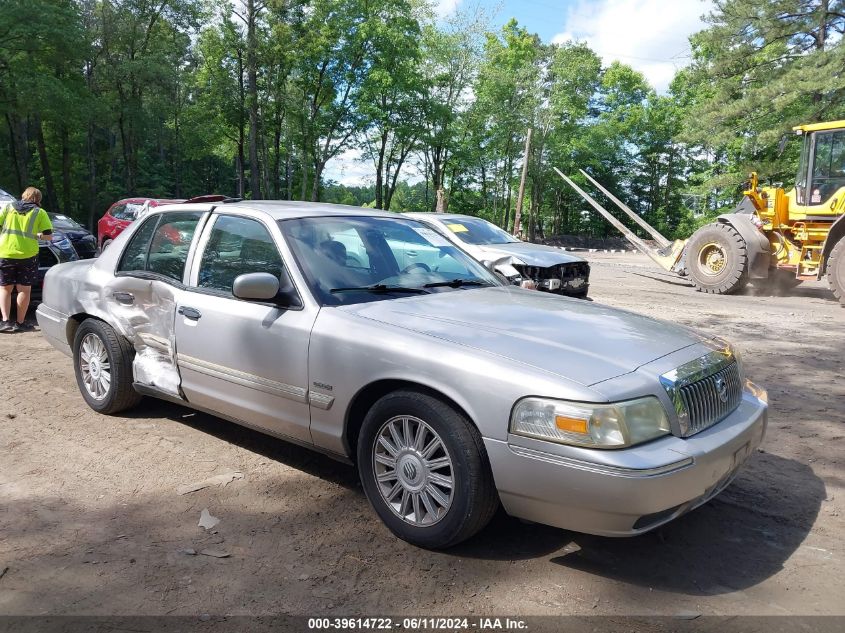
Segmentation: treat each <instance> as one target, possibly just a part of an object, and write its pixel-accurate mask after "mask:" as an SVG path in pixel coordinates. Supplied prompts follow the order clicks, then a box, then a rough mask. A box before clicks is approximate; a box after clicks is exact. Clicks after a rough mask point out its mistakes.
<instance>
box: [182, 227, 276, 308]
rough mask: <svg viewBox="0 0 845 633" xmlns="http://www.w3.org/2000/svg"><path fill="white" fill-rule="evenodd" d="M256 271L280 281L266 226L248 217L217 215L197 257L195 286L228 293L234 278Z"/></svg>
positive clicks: (274, 253)
mask: <svg viewBox="0 0 845 633" xmlns="http://www.w3.org/2000/svg"><path fill="white" fill-rule="evenodd" d="M259 272H266V273H270V274H271V275H273V276H274V277H276V278H278V279H279V281H280V283H281V282H282V281H283V277H282V276H283V275H284V265H283V264H282V258H281V256H280V255H279V250H278V248H276V244H275V242H274V241H273V237H272V236H271V235H270V232H269V231H268V230H267V227H265V226H264V225H263V224H262V223H261V222H259V221H258V220H253V219H252V218H241V217H236V216H228V215H223V216H219V217H218V218H217V220H216V221H215V222H214V226H213V227H212V229H211V235H210V236H209V239H208V243H207V244H206V246H205V251H204V252H203V254H202V259H201V260H200V268H199V278H198V280H197V286H198V287H200V288H207V289H209V290H216V291H219V292H222V293H226V294H227V295H230V296H231V294H232V284H233V283H234V282H235V278H236V277H238V276H239V275H245V274H247V273H259Z"/></svg>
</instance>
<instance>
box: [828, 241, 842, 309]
mask: <svg viewBox="0 0 845 633" xmlns="http://www.w3.org/2000/svg"><path fill="white" fill-rule="evenodd" d="M827 283H828V284H830V289H831V290H832V291H833V296H834V297H836V298H837V299H838V300H839V303H841V304H842V305H843V306H845V238H842V239H840V240H839V243H838V244H837V245H836V246H834V247H833V252H831V254H830V257H828V259H827Z"/></svg>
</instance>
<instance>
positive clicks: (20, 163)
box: [6, 112, 29, 192]
mask: <svg viewBox="0 0 845 633" xmlns="http://www.w3.org/2000/svg"><path fill="white" fill-rule="evenodd" d="M6 123H7V124H8V126H9V150H10V153H11V155H12V163H13V164H14V166H15V177H16V178H17V181H18V192H21V191H23V190H24V189H26V187H27V186H28V181H29V169H28V165H27V160H26V152H25V151H23V150H24V149H25V148H26V145H27V143H26V139H25V135H21V133H20V132H21V131H22V130H25V129H26V128H25V127H22V124H23V122H22V121H20V120H19V119H18V117H17V116H15V115H13V114H9V113H8V112H7V113H6ZM22 136H24V138H23V139H22V138H21V137H22ZM22 140H23V142H21V141H22Z"/></svg>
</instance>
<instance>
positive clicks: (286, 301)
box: [232, 273, 302, 307]
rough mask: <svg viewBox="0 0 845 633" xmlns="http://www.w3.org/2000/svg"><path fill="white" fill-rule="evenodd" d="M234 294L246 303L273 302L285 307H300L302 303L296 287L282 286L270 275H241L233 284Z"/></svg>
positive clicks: (286, 284)
mask: <svg viewBox="0 0 845 633" xmlns="http://www.w3.org/2000/svg"><path fill="white" fill-rule="evenodd" d="M232 294H233V295H234V296H235V297H237V298H238V299H243V300H245V301H272V302H273V303H277V304H278V305H280V306H283V307H298V306H301V305H302V303H301V302H300V300H299V295H297V294H296V290H295V289H294V287H293V286H292V285H291V284H290V283H289V282H288V283H285V285H284V286H280V284H279V280H278V279H277V278H276V277H275V276H274V275H271V274H270V273H247V274H245V275H239V276H238V277H236V278H235V282H234V283H233V284H232Z"/></svg>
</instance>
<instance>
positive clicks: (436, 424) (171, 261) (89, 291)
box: [37, 202, 767, 548]
mask: <svg viewBox="0 0 845 633" xmlns="http://www.w3.org/2000/svg"><path fill="white" fill-rule="evenodd" d="M409 243H418V244H420V245H421V246H424V247H425V248H426V249H432V251H436V253H437V257H436V258H433V259H432V260H431V262H430V263H426V265H425V266H421V265H419V262H416V261H410V260H409V259H408V258H407V253H403V251H402V249H403V248H406V247H405V246H402V245H403V244H409ZM37 315H38V322H39V325H40V326H41V329H42V332H43V334H44V336H46V338H47V339H48V340H49V341H50V342H51V343H52V344H53V345H54V346H55V347H57V348H58V349H60V350H62V351H63V352H65V353H66V354H67V355H69V356H71V357H72V358H73V363H74V368H75V372H76V377H77V382H78V385H79V389H80V392H81V394H82V396H83V398H84V399H85V401H86V402H87V403H88V404H89V405H90V406H91V407H92V408H93V409H95V410H96V411H99V412H102V413H107V414H114V413H118V412H120V411H123V410H125V409H127V408H129V407H131V406H133V405H136V404H137V403H138V402H139V400H140V398H141V396H142V395H148V396H154V397H157V398H163V399H166V400H169V401H173V402H177V403H181V404H184V405H186V406H189V407H193V408H195V409H198V410H201V411H206V412H210V413H212V414H214V415H217V416H220V417H223V418H226V419H228V420H231V421H232V422H236V423H238V424H243V425H245V426H249V427H252V428H255V429H258V430H260V431H263V432H265V433H267V434H269V435H272V436H275V437H278V438H282V439H284V440H287V441H291V442H295V443H298V444H301V445H303V446H307V447H310V448H313V449H316V450H319V451H322V452H324V453H326V454H328V455H330V456H332V457H335V458H337V459H340V460H344V461H347V462H354V463H356V464H357V467H358V470H359V473H360V476H361V481H362V484H363V487H364V491H365V492H366V495H367V498H368V499H369V501H370V502H371V504H372V506H373V508H374V509H375V511H376V513H377V514H378V515H379V516H380V517H381V519H382V520H383V521H384V523H385V524H386V525H387V526H388V527H389V528H390V529H391V530H392V531H393V532H394V533H395V534H396V535H397V536H399V537H400V538H403V539H405V540H407V541H409V542H411V543H415V544H418V545H420V546H423V547H433V548H443V547H449V546H451V545H454V544H456V543H459V542H461V541H463V540H464V539H467V538H469V537H470V536H472V535H473V534H475V533H476V532H478V531H479V530H480V529H481V528H483V527H484V525H485V524H486V523H487V522H488V521H489V520H490V518H491V517H492V516H493V513H494V512H495V511H496V509H497V507H499V505H500V504H501V505H502V506H503V507H504V509H505V510H506V511H507V512H508V513H510V514H511V515H514V516H517V517H521V518H523V519H527V520H530V521H536V522H540V523H546V524H549V525H554V526H559V527H562V528H567V529H571V530H578V531H583V532H589V533H593V534H602V535H607V536H627V535H633V534H639V533H642V532H646V531H648V530H650V529H653V528H655V527H657V526H659V525H662V524H663V523H666V522H667V521H670V520H672V519H674V518H675V517H677V516H679V515H681V514H683V513H685V512H687V511H689V510H691V509H693V508H695V507H697V506H699V505H701V504H702V503H705V502H706V501H707V500H709V499H711V498H712V497H714V496H715V495H717V494H718V493H719V492H720V491H721V490H722V489H724V487H725V486H727V485H728V484H729V483H730V481H731V480H732V478H733V477H734V476H735V474H736V473H737V471H738V469H739V468H740V467H741V466H742V464H743V463H744V462H745V461H746V459H747V458H748V456H749V455H750V454H751V453H752V452H753V451H754V449H755V448H756V447H757V446H758V445H759V444H760V442H761V441H762V439H763V435H764V432H765V428H766V411H767V405H766V401H765V400H766V399H765V393H764V392H763V391H762V390H760V389H759V388H757V387H755V386H754V385H753V384H752V383H750V382H748V381H747V380H746V378H745V376H744V372H743V368H742V364H741V361H740V358H739V356H738V355H737V354H736V351H735V350H734V349H733V348H732V347H731V346H730V345H727V344H726V343H724V342H721V341H717V340H713V339H709V338H707V337H703V336H700V335H697V334H695V333H694V332H692V331H690V330H688V329H685V328H682V327H679V326H676V325H673V324H669V323H663V322H660V321H656V320H653V319H649V318H646V317H643V316H639V315H636V314H632V313H628V312H624V311H621V310H616V309H612V308H608V307H605V306H601V305H596V304H591V303H587V302H583V301H578V300H575V299H571V298H567V297H560V296H555V295H552V294H549V293H539V292H532V291H528V290H523V289H520V288H516V287H513V286H511V285H507V284H505V283H504V282H502V281H501V280H500V278H499V277H498V276H497V275H495V274H493V273H492V272H491V271H489V270H488V269H486V268H485V267H483V266H482V265H481V264H479V263H478V262H476V261H475V260H474V259H472V258H471V257H470V256H469V255H467V254H466V253H465V252H464V251H462V250H461V249H459V248H457V247H455V245H454V244H452V243H451V242H449V241H448V240H447V239H445V237H444V236H443V235H442V234H441V233H438V232H436V231H434V230H432V229H430V228H428V227H426V226H424V225H423V224H420V223H419V222H417V221H415V220H412V219H410V218H406V217H403V216H397V215H395V214H390V213H384V212H379V211H373V210H366V209H357V208H352V207H344V206H334V205H325V204H313V203H303V202H231V203H218V204H182V205H174V206H168V207H163V208H162V209H160V210H154V211H151V212H150V214H149V215H148V216H146V217H145V218H143V219H142V220H140V221H138V222H136V223H135V224H133V225H132V226H131V227H129V228H128V229H127V230H126V231H125V232H124V233H122V234H121V235H120V236H119V237H118V238H117V239H116V240H115V241H114V243H113V244H112V246H111V247H110V248H109V249H108V250H107V251H106V252H105V253H104V254H103V255H102V256H101V257H100V258H98V259H96V260H85V261H78V262H72V263H68V264H61V265H59V266H56V267H54V268H52V269H51V270H50V272H49V273H48V274H47V279H46V283H45V289H44V302H43V303H42V304H41V306H40V307H39V308H38V312H37Z"/></svg>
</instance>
